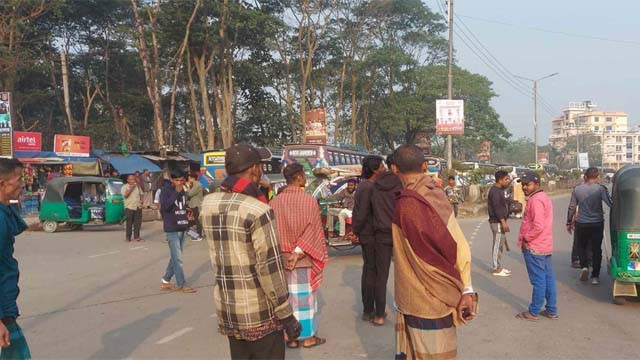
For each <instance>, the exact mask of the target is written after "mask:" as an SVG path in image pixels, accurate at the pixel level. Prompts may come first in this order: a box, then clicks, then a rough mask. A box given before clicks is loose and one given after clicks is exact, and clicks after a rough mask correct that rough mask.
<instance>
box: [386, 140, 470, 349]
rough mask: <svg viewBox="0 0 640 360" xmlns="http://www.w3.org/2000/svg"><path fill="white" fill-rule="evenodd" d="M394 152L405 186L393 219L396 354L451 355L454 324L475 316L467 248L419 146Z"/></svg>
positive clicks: (460, 230) (454, 336) (401, 147)
mask: <svg viewBox="0 0 640 360" xmlns="http://www.w3.org/2000/svg"><path fill="white" fill-rule="evenodd" d="M393 157H394V161H395V163H396V167H397V169H398V177H400V180H401V181H402V184H403V186H404V190H403V191H402V192H401V193H400V195H399V197H398V198H397V200H396V210H395V214H394V219H393V225H392V236H393V258H394V271H395V302H396V305H397V310H398V314H397V322H396V359H454V358H455V357H456V355H457V335H456V326H458V325H460V324H464V323H466V322H468V321H470V320H471V319H473V317H474V316H475V304H474V302H475V301H474V298H476V296H475V294H474V291H473V287H472V286H471V250H470V249H469V244H467V240H466V239H465V237H464V234H463V233H462V229H460V226H459V225H458V222H457V221H456V218H455V216H454V214H453V211H452V209H451V206H449V202H448V200H447V198H446V197H445V195H444V192H443V191H442V189H441V188H438V187H437V186H436V184H435V181H434V180H433V178H432V177H431V176H429V175H427V174H425V171H426V169H427V164H426V161H425V159H424V155H423V153H422V149H420V148H419V147H417V146H415V145H402V146H400V147H399V148H397V149H396V150H395V152H394V154H393Z"/></svg>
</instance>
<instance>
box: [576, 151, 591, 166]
mask: <svg viewBox="0 0 640 360" xmlns="http://www.w3.org/2000/svg"><path fill="white" fill-rule="evenodd" d="M578 162H579V163H580V169H587V168H589V153H579V154H578Z"/></svg>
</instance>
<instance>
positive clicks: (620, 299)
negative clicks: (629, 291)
mask: <svg viewBox="0 0 640 360" xmlns="http://www.w3.org/2000/svg"><path fill="white" fill-rule="evenodd" d="M613 303H614V304H616V305H624V304H626V303H627V298H626V297H624V296H614V297H613Z"/></svg>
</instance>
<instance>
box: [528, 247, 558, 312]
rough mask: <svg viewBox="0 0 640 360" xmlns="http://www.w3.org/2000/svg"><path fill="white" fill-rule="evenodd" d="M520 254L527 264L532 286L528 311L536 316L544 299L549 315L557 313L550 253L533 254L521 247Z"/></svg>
mask: <svg viewBox="0 0 640 360" xmlns="http://www.w3.org/2000/svg"><path fill="white" fill-rule="evenodd" d="M522 254H523V255H524V263H525V264H526V266H527V273H529V281H530V282H531V285H532V286H533V294H532V295H531V305H529V312H530V313H531V314H532V315H535V316H538V315H539V314H540V310H541V309H542V306H543V305H544V303H545V300H546V302H547V306H546V308H547V312H548V313H549V314H551V315H558V308H557V306H556V297H557V294H556V278H555V275H554V274H553V268H552V267H551V255H535V254H532V253H531V251H529V250H527V249H523V250H522Z"/></svg>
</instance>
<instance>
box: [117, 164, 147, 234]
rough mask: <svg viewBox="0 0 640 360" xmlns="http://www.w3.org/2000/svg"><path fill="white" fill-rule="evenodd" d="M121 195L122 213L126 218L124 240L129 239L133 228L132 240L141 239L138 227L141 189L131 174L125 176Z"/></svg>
mask: <svg viewBox="0 0 640 360" xmlns="http://www.w3.org/2000/svg"><path fill="white" fill-rule="evenodd" d="M121 192H122V196H124V213H125V216H126V219H127V227H126V230H125V231H126V233H125V240H126V241H131V231H132V229H133V240H136V241H142V238H141V237H140V227H141V226H142V190H140V186H138V184H137V183H136V178H135V176H133V175H129V176H127V183H126V184H124V185H123V186H122V189H121Z"/></svg>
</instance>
